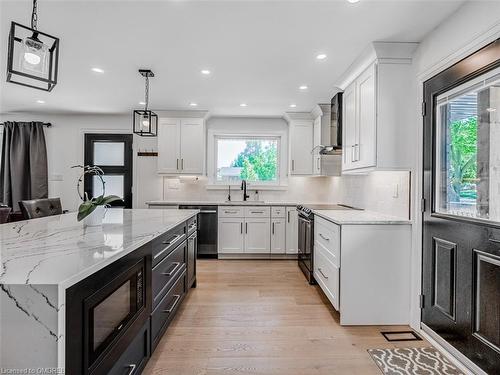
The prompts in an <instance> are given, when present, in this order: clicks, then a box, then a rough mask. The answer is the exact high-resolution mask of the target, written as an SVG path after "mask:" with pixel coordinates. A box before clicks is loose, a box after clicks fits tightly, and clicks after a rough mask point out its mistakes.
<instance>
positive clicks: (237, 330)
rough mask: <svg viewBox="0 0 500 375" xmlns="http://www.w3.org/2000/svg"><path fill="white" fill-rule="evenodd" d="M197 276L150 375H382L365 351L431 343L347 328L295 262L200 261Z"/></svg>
mask: <svg viewBox="0 0 500 375" xmlns="http://www.w3.org/2000/svg"><path fill="white" fill-rule="evenodd" d="M197 271H198V275H197V278H198V288H196V289H192V290H191V291H190V293H189V295H188V296H187V297H186V299H185V301H184V303H183V305H182V306H181V308H180V310H179V312H178V314H177V316H176V317H175V319H174V321H173V322H172V324H171V325H170V327H169V329H168V331H167V333H166V334H165V336H164V337H163V339H162V340H161V342H160V344H159V345H158V347H157V349H156V351H155V352H154V354H153V356H152V358H151V360H150V361H149V363H148V366H147V367H146V369H145V371H144V373H145V374H147V375H150V374H155V375H157V374H175V375H219V374H220V375H233V374H234V375H236V374H238V375H246V374H252V375H256V374H266V375H267V374H269V375H322V374H324V375H327V374H328V375H334V374H357V375H360V374H374V375H380V374H381V372H380V370H379V369H378V368H377V366H376V365H375V363H374V362H373V361H372V360H371V358H370V356H369V355H368V353H367V351H366V349H368V348H390V347H395V346H401V347H410V346H425V345H429V344H428V343H427V342H425V341H420V342H417V341H415V342H401V343H398V344H394V343H389V342H387V341H386V340H385V339H384V338H383V337H382V335H381V334H380V333H379V332H380V331H381V330H400V329H407V328H408V327H395V326H391V327H375V326H370V327H368V326H365V327H341V326H340V324H339V315H338V313H337V312H335V311H334V310H333V308H332V307H331V305H330V303H329V302H328V301H327V299H326V297H324V295H323V294H322V293H321V291H320V289H319V287H317V286H316V287H315V286H310V285H309V284H307V282H306V280H305V278H304V276H303V275H302V273H301V272H300V270H299V268H298V266H297V262H296V261H253V260H252V261H250V260H224V261H223V260H201V261H198V270H197Z"/></svg>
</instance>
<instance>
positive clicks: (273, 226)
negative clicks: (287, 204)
mask: <svg viewBox="0 0 500 375" xmlns="http://www.w3.org/2000/svg"><path fill="white" fill-rule="evenodd" d="M273 235H274V222H273Z"/></svg>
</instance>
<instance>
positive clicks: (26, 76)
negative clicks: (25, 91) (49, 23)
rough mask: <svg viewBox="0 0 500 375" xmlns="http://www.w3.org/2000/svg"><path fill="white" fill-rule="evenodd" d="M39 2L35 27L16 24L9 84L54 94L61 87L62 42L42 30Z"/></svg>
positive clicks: (33, 21)
mask: <svg viewBox="0 0 500 375" xmlns="http://www.w3.org/2000/svg"><path fill="white" fill-rule="evenodd" d="M37 11H38V9H37V0H33V10H32V13H31V27H27V26H23V25H21V24H18V23H16V22H12V23H11V26H10V33H9V51H8V55H7V56H8V57H7V82H12V83H15V84H18V85H22V86H26V87H32V88H35V89H39V90H44V91H52V89H53V88H54V86H55V85H56V84H57V70H58V59H59V38H56V37H54V36H51V35H49V34H46V33H43V32H41V31H39V30H38V14H37Z"/></svg>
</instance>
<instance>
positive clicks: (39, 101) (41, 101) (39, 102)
mask: <svg viewBox="0 0 500 375" xmlns="http://www.w3.org/2000/svg"><path fill="white" fill-rule="evenodd" d="M36 102H37V103H38V104H45V100H41V99H38V100H37V101H36Z"/></svg>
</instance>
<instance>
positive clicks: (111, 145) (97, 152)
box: [94, 142, 125, 166]
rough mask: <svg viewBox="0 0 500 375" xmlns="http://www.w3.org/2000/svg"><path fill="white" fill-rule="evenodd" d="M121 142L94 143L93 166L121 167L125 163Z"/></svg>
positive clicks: (123, 146) (123, 145) (123, 148)
mask: <svg viewBox="0 0 500 375" xmlns="http://www.w3.org/2000/svg"><path fill="white" fill-rule="evenodd" d="M124 156H125V144H124V143H123V142H95V143H94V165H106V166H123V165H124V163H125V160H124Z"/></svg>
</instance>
